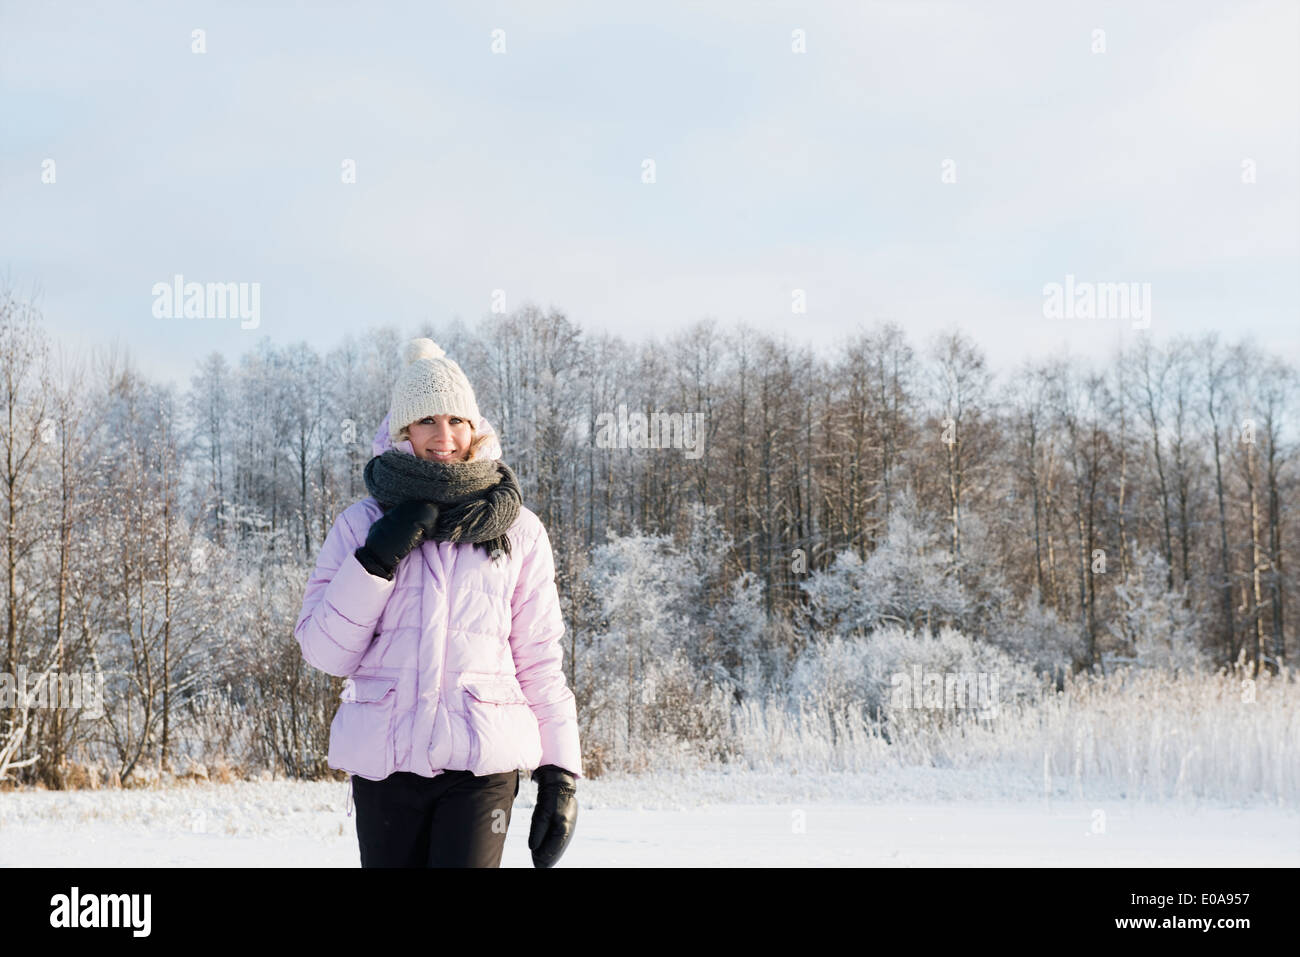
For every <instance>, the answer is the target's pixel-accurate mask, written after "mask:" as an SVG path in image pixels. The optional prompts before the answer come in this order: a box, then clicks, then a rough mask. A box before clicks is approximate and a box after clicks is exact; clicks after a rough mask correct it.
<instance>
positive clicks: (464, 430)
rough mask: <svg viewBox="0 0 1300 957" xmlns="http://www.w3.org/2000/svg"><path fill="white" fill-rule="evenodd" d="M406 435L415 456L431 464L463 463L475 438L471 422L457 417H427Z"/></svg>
mask: <svg viewBox="0 0 1300 957" xmlns="http://www.w3.org/2000/svg"><path fill="white" fill-rule="evenodd" d="M406 431H407V433H408V434H409V435H410V436H411V448H412V449H413V450H414V451H415V454H416V455H418V456H419V457H420V458H422V459H428V460H429V461H430V462H453V461H463V460H464V458H465V454H466V453H467V452H468V451H469V444H470V442H471V441H472V440H473V438H474V430H473V429H471V428H470V425H469V422H467V421H466V420H465V419H462V418H461V417H460V416H458V415H426V416H425V417H424V418H423V419H420V420H419V421H418V422H412V423H411V424H410V425H409V426H407V428H406Z"/></svg>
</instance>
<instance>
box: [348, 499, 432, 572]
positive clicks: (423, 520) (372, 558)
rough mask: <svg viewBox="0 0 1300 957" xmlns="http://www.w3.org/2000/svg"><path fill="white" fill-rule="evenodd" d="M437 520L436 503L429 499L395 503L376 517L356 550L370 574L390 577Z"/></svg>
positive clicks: (358, 558)
mask: <svg viewBox="0 0 1300 957" xmlns="http://www.w3.org/2000/svg"><path fill="white" fill-rule="evenodd" d="M437 523H438V506H437V505H435V504H433V503H432V502H419V501H409V502H403V503H402V504H400V505H395V506H393V507H392V508H390V509H389V510H388V511H387V512H385V513H384V514H383V515H381V516H380V517H379V518H377V519H375V522H374V524H373V525H371V526H370V532H369V533H368V534H367V535H366V543H365V544H364V545H362V546H361V547H360V548H358V549H357V550H356V556H357V561H359V562H360V563H361V564H362V565H363V566H364V567H365V569H366V571H368V572H370V574H372V575H375V576H377V577H379V578H388V579H391V578H392V577H393V573H394V571H396V569H397V563H398V562H400V561H401V560H402V559H403V558H405V557H406V556H407V555H409V554H410V553H411V552H412V551H414V550H415V549H416V548H417V547H418V546H419V545H420V543H421V542H423V541H424V540H425V538H426V537H427V536H428V535H429V534H430V533H431V532H432V531H433V530H434V528H435V527H436V526H437Z"/></svg>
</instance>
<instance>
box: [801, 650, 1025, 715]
mask: <svg viewBox="0 0 1300 957" xmlns="http://www.w3.org/2000/svg"><path fill="white" fill-rule="evenodd" d="M1041 685H1042V682H1041V681H1040V680H1039V679H1038V678H1037V677H1036V676H1035V675H1034V673H1033V671H1032V669H1030V668H1029V667H1028V666H1026V665H1024V664H1022V663H1020V662H1017V661H1016V660H1015V659H1013V658H1012V657H1011V656H1010V655H1008V654H1007V653H1006V652H1005V651H1002V650H1001V649H999V648H996V647H994V646H993V645H990V644H988V643H987V642H983V641H979V640H977V639H974V638H970V637H968V636H966V635H964V634H962V633H961V632H959V631H957V630H955V629H952V628H942V629H940V630H939V633H938V634H936V635H928V634H925V633H924V632H922V633H917V632H913V631H909V630H906V629H903V628H899V627H898V626H891V627H887V628H882V629H879V630H877V631H874V632H872V633H871V634H869V635H866V636H849V637H840V636H838V635H829V636H825V637H824V638H822V639H819V640H816V641H813V642H811V643H809V645H808V646H807V647H806V648H805V649H804V650H803V652H802V653H801V654H800V656H799V658H798V660H797V661H796V663H795V667H794V673H793V676H792V681H791V689H790V696H791V700H790V703H791V705H792V706H794V707H799V706H800V705H803V704H806V703H812V704H814V705H815V706H816V707H818V708H820V709H822V710H824V711H825V712H826V713H828V714H832V715H835V714H839V715H845V714H854V715H857V716H859V717H860V718H861V720H863V721H873V720H879V721H883V722H885V723H889V722H891V721H893V722H900V721H902V720H904V719H905V718H906V717H909V716H910V717H912V718H913V719H915V718H918V717H923V718H924V720H925V722H926V723H927V724H930V725H932V726H936V727H938V726H943V725H945V724H947V723H950V722H951V721H952V720H953V719H957V718H959V717H960V715H958V714H957V712H971V713H975V712H982V716H985V717H988V716H995V715H996V713H997V712H998V710H999V709H1000V708H1001V706H1003V705H1005V704H1007V703H1009V702H1020V701H1023V700H1026V699H1030V698H1033V697H1036V696H1037V694H1038V691H1039V689H1040V687H1041ZM918 706H919V707H918Z"/></svg>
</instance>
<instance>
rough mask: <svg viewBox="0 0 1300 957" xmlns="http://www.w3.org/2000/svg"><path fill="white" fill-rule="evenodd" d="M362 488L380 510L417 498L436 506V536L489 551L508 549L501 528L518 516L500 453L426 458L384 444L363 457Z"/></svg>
mask: <svg viewBox="0 0 1300 957" xmlns="http://www.w3.org/2000/svg"><path fill="white" fill-rule="evenodd" d="M365 480H366V488H367V489H368V490H369V491H370V494H371V495H373V496H374V497H375V499H376V500H378V502H379V504H380V505H381V506H383V508H384V510H385V511H387V510H388V509H390V508H392V507H393V506H394V505H400V504H401V503H402V502H406V501H409V500H411V499H416V500H418V501H421V502H432V503H433V504H434V505H436V506H437V507H438V525H437V530H436V531H435V532H434V533H433V534H432V535H430V536H428V537H429V538H432V539H433V540H434V541H439V542H473V543H474V544H475V545H481V546H482V547H483V550H484V551H486V552H487V553H488V554H489V555H491V554H493V553H494V552H495V551H496V550H497V549H500V550H501V551H502V552H503V553H504V554H505V555H506V556H509V555H510V539H509V538H508V537H507V536H506V531H507V530H508V529H509V528H510V526H511V525H513V524H514V523H515V519H516V518H517V517H518V516H519V507H520V505H521V504H522V498H521V496H520V494H519V480H518V479H516V478H515V473H514V471H513V470H512V469H511V468H510V466H508V465H506V464H505V463H504V462H502V461H500V460H499V459H479V460H476V461H472V462H430V461H429V460H428V459H422V458H419V457H418V456H414V455H411V454H409V453H407V452H403V451H401V450H400V449H388V450H387V451H386V452H384V453H382V454H381V455H376V456H375V457H374V458H372V459H371V460H370V461H369V462H367V463H366V469H365Z"/></svg>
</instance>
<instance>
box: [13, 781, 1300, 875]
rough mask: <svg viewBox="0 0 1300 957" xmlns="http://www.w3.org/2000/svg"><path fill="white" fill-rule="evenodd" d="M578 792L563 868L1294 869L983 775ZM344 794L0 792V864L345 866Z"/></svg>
mask: <svg viewBox="0 0 1300 957" xmlns="http://www.w3.org/2000/svg"><path fill="white" fill-rule="evenodd" d="M1039 787H1041V785H1039ZM535 790H536V785H534V784H533V783H532V782H530V781H524V782H522V784H521V786H520V789H519V797H518V799H517V801H516V804H515V809H514V813H513V816H512V818H511V822H510V831H509V834H508V836H507V841H506V849H505V854H504V856H503V859H502V866H503V867H529V866H531V860H530V858H529V854H528V846H527V839H528V821H529V817H530V815H531V813H532V801H533V796H534V794H535ZM578 794H579V800H580V813H579V817H578V830H577V834H576V836H575V838H574V842H573V844H571V845H570V847H569V849H568V851H567V852H566V854H565V856H564V858H563V860H562V861H561V864H560V866H562V867H657V866H741V867H749V866H758V867H761V866H873V867H875V866H878V867H926V866H990V865H991V866H1022V865H1025V866H1056V865H1068V866H1098V867H1114V866H1119V867H1127V866H1143V867H1159V866H1225V867H1227V866H1291V867H1294V866H1297V865H1300V812H1298V811H1297V810H1296V809H1294V808H1287V807H1276V806H1269V805H1267V804H1253V805H1243V806H1238V807H1233V806H1228V805H1223V804H1215V803H1207V802H1198V803H1194V802H1185V803H1168V804H1159V805H1157V804H1150V803H1145V802H1141V801H1131V800H1126V799H1123V798H1120V797H1119V796H1118V795H1116V794H1110V795H1107V796H1104V797H1102V796H1092V797H1088V796H1085V797H1084V798H1082V799H1080V797H1079V796H1077V795H1073V796H1072V795H1069V794H1067V793H1064V792H1062V793H1058V794H1055V795H1053V797H1052V800H1051V801H1050V803H1049V802H1048V801H1047V800H1046V799H1045V798H1044V797H1043V795H1042V794H1041V791H1040V792H1039V793H1037V794H1035V793H1034V786H1033V783H1032V782H1029V781H1027V780H1020V779H1019V778H1015V779H1010V780H1009V779H1008V778H1007V777H1006V776H1005V775H1001V774H1000V773H999V771H998V769H996V768H992V767H990V768H985V769H981V770H980V771H978V772H972V771H962V770H955V769H943V770H937V769H918V768H909V769H897V770H894V771H889V772H881V773H871V774H861V773H859V774H821V775H807V774H798V775H790V774H780V773H760V772H736V773H723V772H697V773H693V774H656V775H653V776H642V777H630V776H609V777H604V778H601V779H599V780H583V781H582V782H580V783H579V789H578ZM346 799H347V785H346V784H344V783H341V782H296V781H283V780H280V781H261V782H241V783H236V784H205V783H199V784H186V785H179V786H176V787H171V788H163V789H157V790H146V789H140V790H126V791H121V790H100V791H74V792H46V791H29V792H11V793H0V866H6V867H50V866H76V867H97V866H109V867H141V866H143V867H154V866H160V867H226V866H303V867H357V866H358V865H359V860H358V855H357V843H356V830H355V817H349V816H348V815H347V813H346V811H345V806H346ZM354 814H355V811H354Z"/></svg>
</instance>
